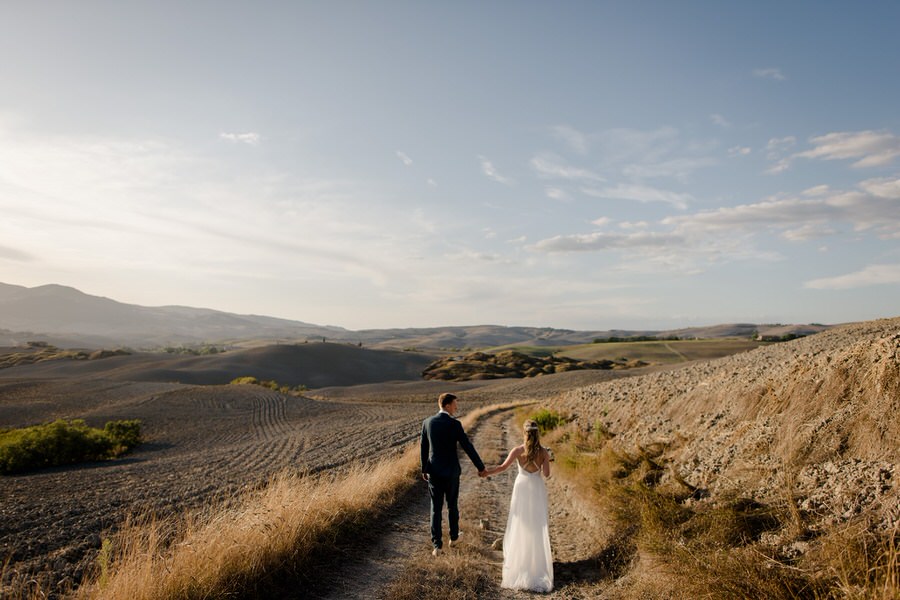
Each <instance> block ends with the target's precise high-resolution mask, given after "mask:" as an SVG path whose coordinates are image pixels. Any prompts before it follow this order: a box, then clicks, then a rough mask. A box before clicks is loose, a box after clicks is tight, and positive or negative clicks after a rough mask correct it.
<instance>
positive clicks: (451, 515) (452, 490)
mask: <svg viewBox="0 0 900 600" xmlns="http://www.w3.org/2000/svg"><path fill="white" fill-rule="evenodd" d="M428 494H429V495H430V496H431V544H432V545H433V546H434V547H435V548H440V547H441V546H443V540H442V534H441V520H442V519H441V513H442V512H443V510H444V500H445V499H446V500H447V519H448V520H449V521H450V539H451V540H455V539H456V538H458V537H459V475H457V476H455V477H441V476H440V475H433V474H432V475H429V476H428Z"/></svg>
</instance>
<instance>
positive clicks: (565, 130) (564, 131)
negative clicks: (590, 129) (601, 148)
mask: <svg viewBox="0 0 900 600" xmlns="http://www.w3.org/2000/svg"><path fill="white" fill-rule="evenodd" d="M553 135H554V136H556V137H557V138H559V139H561V140H563V141H564V142H565V143H566V144H568V146H569V147H570V148H571V149H572V150H574V151H575V152H577V153H578V154H587V151H588V147H589V144H588V136H587V135H585V134H584V133H582V132H580V131H578V130H577V129H573V128H572V127H569V126H568V125H557V126H556V127H554V128H553Z"/></svg>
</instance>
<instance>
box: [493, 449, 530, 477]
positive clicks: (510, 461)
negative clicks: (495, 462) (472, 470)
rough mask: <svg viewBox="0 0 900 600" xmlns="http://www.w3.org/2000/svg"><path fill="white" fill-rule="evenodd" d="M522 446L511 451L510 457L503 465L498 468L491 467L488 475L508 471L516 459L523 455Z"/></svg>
mask: <svg viewBox="0 0 900 600" xmlns="http://www.w3.org/2000/svg"><path fill="white" fill-rule="evenodd" d="M522 450H523V448H522V446H516V447H515V448H513V449H512V450H510V451H509V456H507V457H506V460H504V461H503V464H501V465H499V466H497V467H491V468H489V469H488V470H487V474H488V475H496V474H497V473H502V472H503V471H505V470H507V469H508V468H509V467H510V466H511V465H512V464H513V463H514V462H515V460H516V458H517V457H518V456H519V455H520V454H522Z"/></svg>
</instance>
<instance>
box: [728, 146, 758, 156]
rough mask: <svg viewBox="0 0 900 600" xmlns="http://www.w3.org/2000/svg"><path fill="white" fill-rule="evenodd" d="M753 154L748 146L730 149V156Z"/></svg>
mask: <svg viewBox="0 0 900 600" xmlns="http://www.w3.org/2000/svg"><path fill="white" fill-rule="evenodd" d="M751 152H753V149H752V148H748V147H746V146H734V147H732V148H729V149H728V156H747V155H748V154H750V153H751Z"/></svg>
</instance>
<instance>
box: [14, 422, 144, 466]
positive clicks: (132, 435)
mask: <svg viewBox="0 0 900 600" xmlns="http://www.w3.org/2000/svg"><path fill="white" fill-rule="evenodd" d="M140 443H141V422H140V421H137V420H126V421H109V422H108V423H106V425H105V426H104V428H103V429H98V428H95V427H88V426H87V425H86V424H85V422H84V421H83V420H81V419H73V420H71V421H66V420H64V419H59V420H57V421H54V422H52V423H45V424H42V425H34V426H32V427H24V428H20V429H7V430H0V474H3V475H11V474H14V473H23V472H26V471H32V470H36V469H42V468H47V467H56V466H60V465H68V464H72V463H78V462H86V461H94V460H109V459H112V458H116V457H118V456H121V455H122V454H124V453H126V452H128V451H129V450H131V449H132V448H134V447H135V446H137V445H138V444H140Z"/></svg>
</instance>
